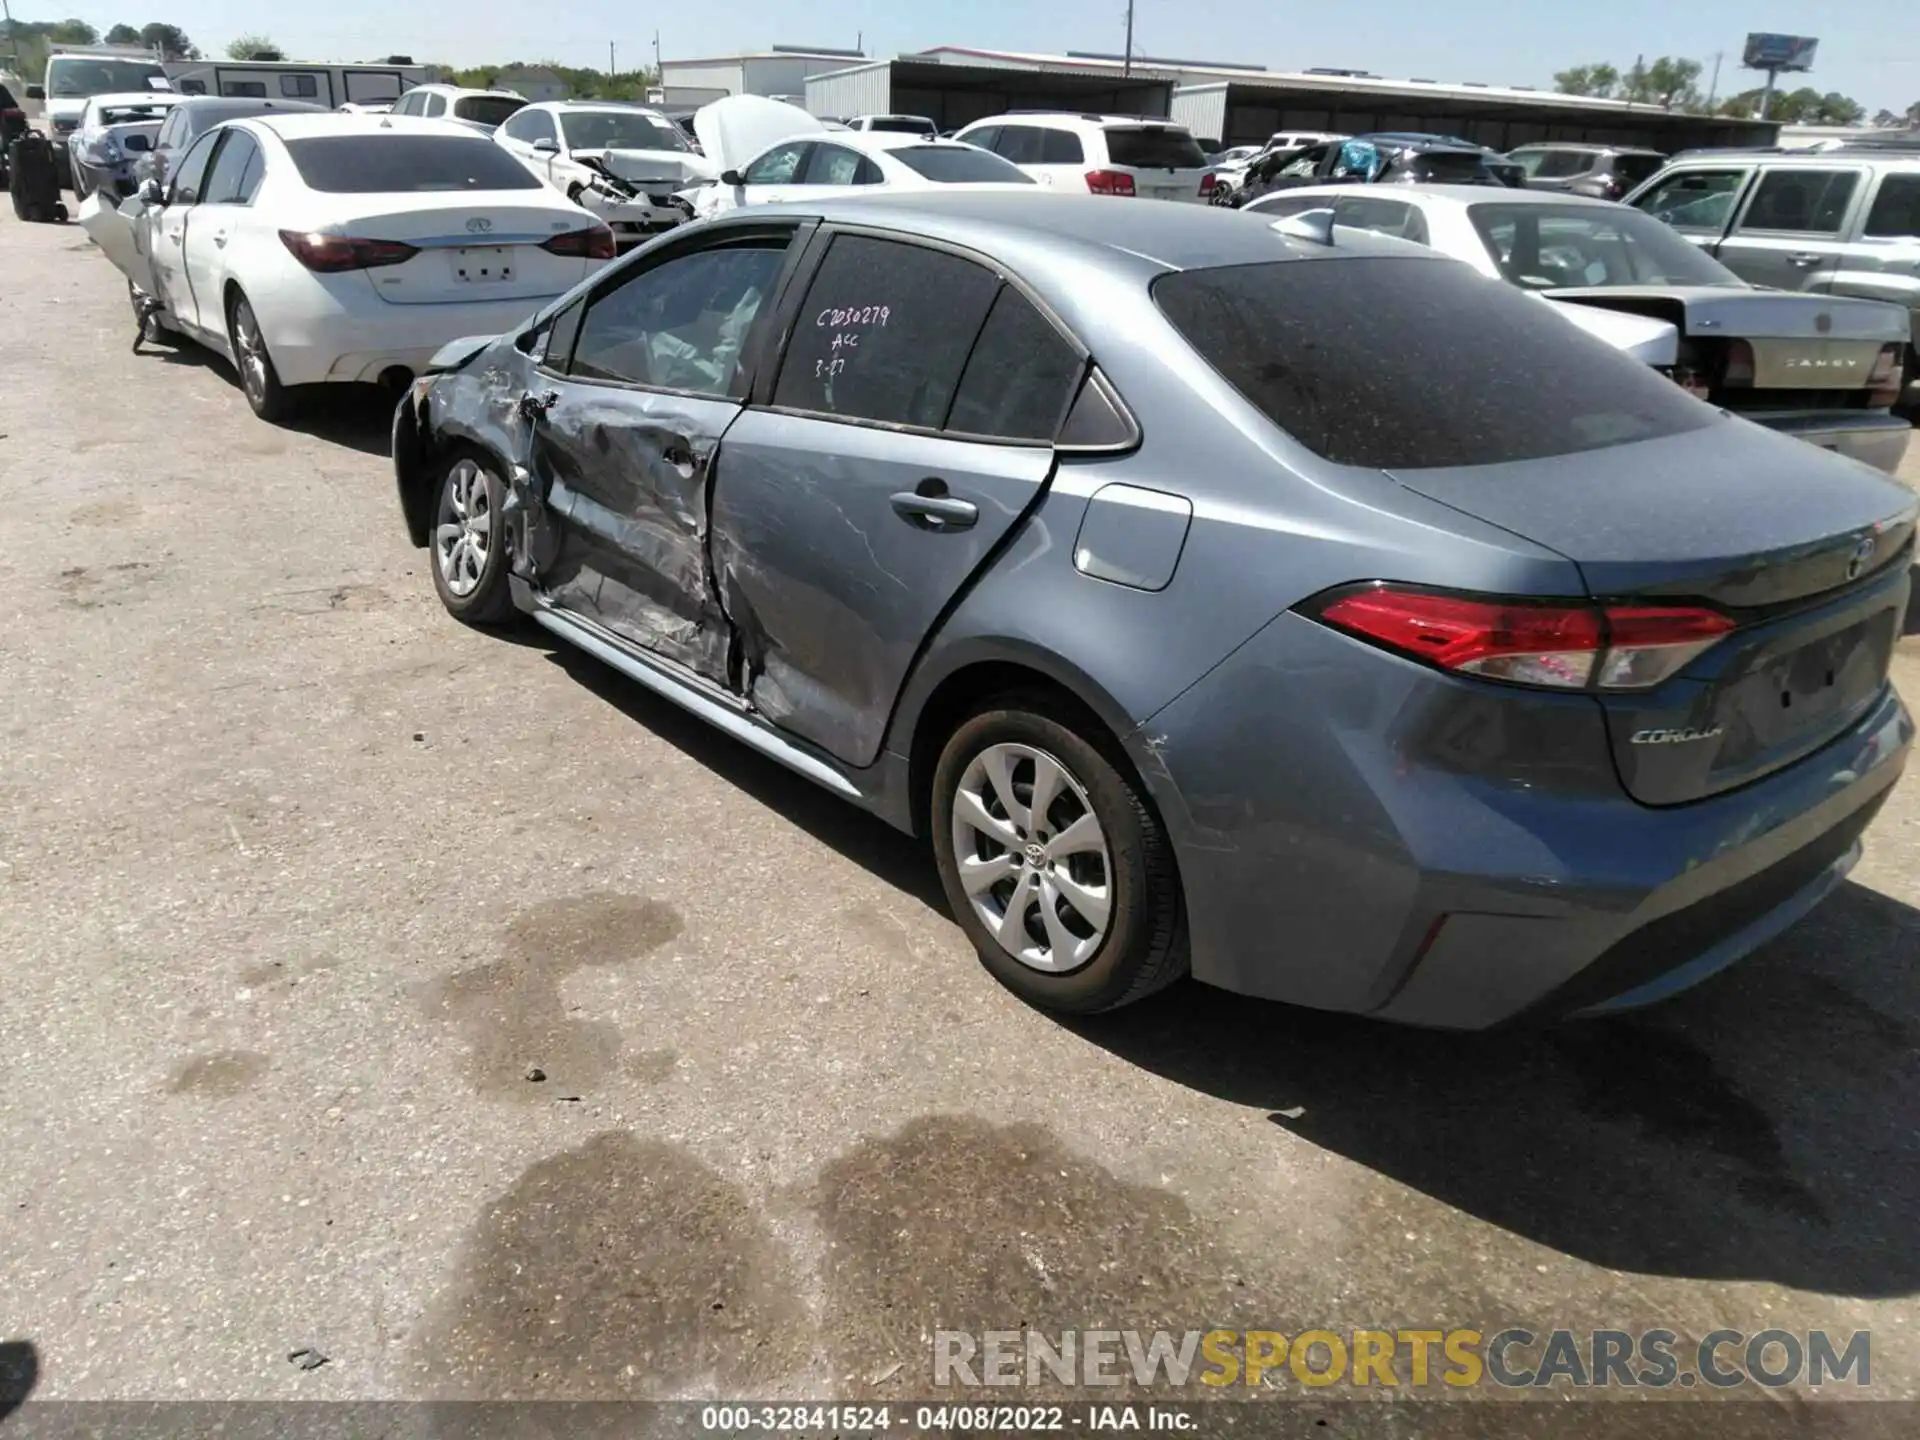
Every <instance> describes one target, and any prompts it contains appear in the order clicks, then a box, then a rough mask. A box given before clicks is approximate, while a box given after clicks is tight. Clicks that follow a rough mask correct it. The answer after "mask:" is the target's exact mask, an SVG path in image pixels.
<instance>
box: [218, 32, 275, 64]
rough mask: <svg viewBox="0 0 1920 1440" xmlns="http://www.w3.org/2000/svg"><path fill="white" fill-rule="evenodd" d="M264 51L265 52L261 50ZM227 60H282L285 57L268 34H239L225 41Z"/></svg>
mask: <svg viewBox="0 0 1920 1440" xmlns="http://www.w3.org/2000/svg"><path fill="white" fill-rule="evenodd" d="M262 51H265V52H266V53H265V54H262V53H261V52H262ZM227 58H228V59H229V60H255V59H258V60H284V59H286V58H287V57H286V56H285V55H284V54H283V53H282V52H281V49H280V47H279V46H278V45H276V44H274V43H273V37H271V36H269V35H241V36H238V37H236V38H235V39H232V40H229V41H228V42H227Z"/></svg>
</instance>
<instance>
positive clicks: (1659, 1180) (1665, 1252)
mask: <svg viewBox="0 0 1920 1440" xmlns="http://www.w3.org/2000/svg"><path fill="white" fill-rule="evenodd" d="M514 638H515V639H516V640H517V641H518V642H519V643H523V644H527V645H530V646H539V647H540V648H542V649H544V650H546V652H547V654H548V656H549V658H550V659H551V660H552V661H553V663H555V664H557V665H559V666H560V667H561V668H562V669H564V670H566V671H567V672H568V674H569V675H570V676H572V677H573V678H574V679H575V680H576V681H578V682H579V683H580V684H582V685H584V686H586V687H587V688H588V689H589V690H591V691H592V692H593V693H594V694H596V695H598V696H599V697H600V698H602V699H604V700H605V701H607V702H608V703H609V704H611V705H614V706H616V707H618V708H619V709H620V710H621V711H623V712H624V713H625V714H626V715H628V716H629V717H630V718H632V719H633V720H634V721H635V722H636V723H638V724H641V725H644V726H645V727H646V728H647V729H648V730H650V731H651V732H652V733H654V734H655V735H657V736H659V737H660V738H661V739H663V740H665V741H667V742H668V743H669V744H671V745H673V746H674V747H675V748H677V749H679V750H680V751H682V752H683V753H684V754H686V755H688V756H689V757H690V758H692V759H694V760H695V761H697V762H698V763H700V764H701V765H704V766H706V767H707V768H708V769H710V770H712V771H713V772H714V773H715V774H717V775H719V776H720V777H721V778H723V779H725V780H726V781H727V782H728V783H730V784H733V785H735V786H737V787H738V788H739V789H741V790H743V791H745V792H746V793H748V794H749V795H751V796H753V797H754V798H755V799H756V800H759V801H760V802H761V803H762V804H765V805H767V806H769V807H770V808H772V809H774V810H776V811H778V812H779V813H780V814H781V815H782V816H784V817H786V818H787V819H789V820H791V821H792V822H793V823H795V824H796V825H799V826H801V827H802V828H803V829H805V830H806V831H808V832H809V833H810V834H812V835H813V836H814V837H815V838H816V839H818V840H820V841H821V842H822V843H823V844H826V845H829V846H831V847H832V848H833V849H835V850H837V851H838V852H839V853H841V854H842V855H845V856H846V857H848V858H849V859H852V860H854V861H855V862H857V863H858V864H860V865H862V866H863V867H865V868H866V869H867V870H869V871H871V872H872V873H873V874H875V875H877V876H878V877H880V878H881V879H883V880H885V881H886V882H887V883H889V884H891V885H893V886H894V887H895V888H897V889H899V890H900V891H902V892H904V893H906V894H909V895H911V896H913V897H914V898H916V899H918V900H919V901H920V902H921V903H923V904H925V905H926V906H928V907H929V908H930V909H933V910H935V911H937V912H938V913H940V914H943V915H948V914H950V913H951V912H950V911H949V910H948V908H947V906H946V903H945V900H944V897H943V896H942V894H941V890H940V885H939V879H938V876H937V874H936V872H935V870H934V866H933V862H932V858H931V855H930V852H929V851H928V849H927V847H926V846H925V845H924V844H922V843H920V842H918V841H914V840H910V839H908V838H907V837H905V836H902V835H900V834H899V833H897V832H896V831H894V830H893V829H892V828H891V827H889V826H887V825H885V824H883V823H882V822H880V821H878V820H876V819H874V818H872V817H871V816H868V815H865V814H863V813H861V812H860V811H858V810H856V809H854V808H853V807H852V806H851V805H848V804H846V803H845V802H843V801H841V800H839V799H837V798H835V797H833V796H831V795H829V794H827V793H826V792H824V791H822V790H820V789H819V788H817V787H816V786H814V785H812V784H811V783H809V782H807V781H805V780H802V779H801V778H800V777H798V776H796V775H792V774H789V773H788V772H787V771H786V770H784V769H782V768H781V767H779V766H777V765H775V764H774V763H773V762H772V761H770V760H767V759H765V758H763V757H762V756H760V755H758V754H756V753H755V752H753V751H751V750H749V749H748V748H746V747H745V746H743V745H740V744H739V743H737V742H735V741H733V740H730V739H728V738H727V737H725V736H724V735H722V734H720V733H719V732H718V731H715V730H713V729H712V728H710V727H709V726H707V725H706V724H704V723H703V722H701V721H699V720H696V719H694V718H693V717H691V716H689V715H687V714H686V713H684V712H683V711H681V710H680V709H678V708H677V707H675V706H673V705H671V704H669V703H668V702H667V701H665V700H662V699H660V698H658V697H656V696H654V695H652V694H651V693H650V692H648V691H646V690H645V689H643V688H642V687H640V686H638V685H635V684H633V683H632V682H630V681H628V680H627V679H626V678H625V677H623V676H621V675H619V674H618V673H616V672H615V671H613V670H611V669H609V668H608V667H606V666H604V665H602V664H600V663H599V662H598V661H595V660H593V659H592V658H590V657H588V656H585V655H581V654H579V653H577V652H575V651H573V650H572V649H571V648H569V647H564V646H559V647H556V646H555V645H552V644H549V643H546V641H545V637H544V636H543V635H542V634H541V632H539V631H537V630H533V629H532V628H531V627H528V628H526V629H523V630H518V631H516V632H514ZM1916 960H1920V911H1916V910H1914V909H1913V908H1912V907H1910V906H1908V905H1905V904H1903V903H1901V902H1899V901H1896V900H1893V899H1890V898H1888V897H1887V896H1884V895H1882V894H1880V893H1879V892H1877V891H1874V890H1871V889H1868V888H1866V887H1864V886H1861V885H1856V884H1851V883H1849V884H1847V885H1844V886H1842V887H1841V889H1840V890H1839V891H1838V892H1836V893H1835V895H1834V896H1833V897H1832V898H1831V899H1829V900H1828V902H1827V903H1826V904H1825V905H1823V906H1822V907H1821V908H1820V909H1818V910H1817V911H1815V912H1814V914H1813V915H1811V916H1810V917H1808V919H1807V920H1805V921H1803V922H1802V923H1801V924H1800V925H1799V926H1797V927H1796V928H1795V929H1793V930H1792V931H1790V932H1789V933H1788V934H1787V935H1785V936H1783V937H1781V938H1780V939H1779V940H1777V941H1775V942H1774V943H1773V944H1772V945H1770V946H1768V947H1766V948H1765V949H1763V950H1762V951H1761V952H1760V953H1758V954H1756V955H1755V956H1753V957H1751V958H1750V959H1749V960H1747V961H1746V962H1744V963H1743V964H1741V965H1738V966H1736V967H1734V968H1733V969H1732V970H1730V971H1728V972H1727V973H1726V974H1724V975H1722V976H1720V977H1718V978H1717V979H1715V980H1714V981H1711V982H1709V983H1708V984H1707V985H1705V986H1702V987H1701V988H1699V989H1698V990H1695V991H1693V992H1691V993H1690V994H1688V995H1684V996H1682V997H1680V998H1679V999H1677V1000H1675V1001H1672V1002H1669V1003H1668V1004H1666V1005H1665V1006H1661V1007H1656V1008H1655V1009H1652V1010H1648V1011H1643V1012H1640V1013H1639V1014H1637V1015H1634V1016H1630V1017H1623V1018H1619V1019H1613V1020H1607V1021H1590V1022H1585V1023H1576V1024H1567V1025H1562V1026H1559V1027H1555V1028H1550V1029H1537V1030H1529V1031H1513V1032H1495V1033H1489V1034H1478V1035H1471V1034H1469V1035H1461V1034H1449V1033H1443V1032H1433V1031H1421V1030H1412V1029H1407V1028H1404V1027H1396V1026H1387V1025H1382V1024H1378V1023H1375V1022H1370V1021H1366V1020H1362V1019H1358V1018H1354V1017H1347V1016H1338V1015H1328V1014H1323V1013H1319V1012H1315V1011H1308V1010H1300V1009H1296V1008H1292V1007H1289V1006H1283V1005H1276V1004H1271V1003H1265V1002H1260V1001H1253V1000H1247V999H1244V998H1241V997H1238V996H1234V995H1229V994H1226V993H1225V992H1222V991H1218V990H1213V989H1210V988H1208V987H1205V986H1200V985H1195V984H1191V983H1188V984H1185V985H1182V986H1179V987H1177V988H1176V989H1174V990H1173V991H1170V992H1167V993H1165V994H1163V995H1160V996H1157V997H1155V998H1153V999H1152V1000H1150V1001H1147V1002H1145V1003H1143V1004H1140V1005H1137V1006H1134V1007H1131V1008H1129V1009H1126V1010H1122V1011H1119V1012H1116V1013H1114V1014H1110V1015H1105V1016H1098V1017H1094V1018H1092V1019H1086V1020H1077V1021H1062V1022H1060V1023H1062V1024H1063V1025H1064V1026H1067V1027H1068V1028H1071V1029H1073V1030H1074V1031H1076V1032H1077V1033H1078V1034H1080V1035H1082V1036H1083V1037H1084V1038H1086V1039H1087V1040H1089V1041H1091V1042H1092V1043H1095V1044H1098V1045H1100V1046H1102V1047H1104V1048H1106V1049H1107V1050H1109V1051H1111V1052H1112V1053H1114V1054H1115V1055H1118V1056H1120V1057H1121V1058H1123V1059H1125V1060H1127V1061H1128V1062H1130V1063H1132V1064H1134V1065H1137V1066H1139V1067H1140V1068H1142V1069H1144V1070H1147V1071H1150V1072H1152V1073H1154V1074H1156V1075H1159V1076H1162V1077H1164V1078H1165V1079H1167V1080H1170V1081H1172V1082H1174V1083H1176V1084H1180V1085H1183V1086H1187V1087H1189V1088H1191V1089H1194V1090H1198V1091H1202V1092H1204V1093H1206V1094H1209V1095H1213V1096H1217V1097H1219V1098H1221V1099H1224V1100H1227V1101H1230V1102H1232V1103H1234V1104H1237V1105H1245V1106H1253V1107H1258V1108H1259V1109H1262V1110H1265V1111H1267V1112H1268V1116H1269V1120H1270V1122H1271V1123H1272V1124H1274V1125H1276V1126H1280V1127H1283V1128H1285V1129H1287V1130H1289V1131H1291V1132H1292V1133H1293V1134H1295V1135H1297V1136H1299V1137H1300V1138H1302V1139H1304V1140H1307V1141H1309V1142H1311V1143H1312V1144H1314V1145H1317V1146H1319V1147H1321V1148H1323V1149H1326V1150H1329V1151H1332V1152H1333V1153H1335V1154H1338V1155H1341V1156H1344V1157H1346V1158H1347V1159H1350V1160H1353V1161H1355V1162H1356V1163H1358V1164H1361V1165H1364V1166H1366V1167H1367V1168H1369V1169H1371V1170H1375V1171H1377V1172H1379V1173H1381V1174H1383V1175H1386V1176H1389V1177H1391V1178H1393V1179H1394V1180H1397V1181H1399V1182H1400V1183H1402V1184H1405V1185H1408V1186H1410V1187H1412V1188H1414V1189H1417V1190H1420V1191H1422V1192H1424V1193H1426V1194H1428V1195H1430V1196H1432V1197H1434V1198H1435V1199H1437V1200H1440V1201H1442V1202H1444V1203H1446V1204H1448V1205H1451V1206H1453V1207H1455V1208H1457V1209H1459V1210H1461V1211H1463V1212H1465V1213H1467V1214H1469V1215H1473V1216H1475V1217H1477V1218H1480V1219H1482V1220H1485V1221H1487V1222H1488V1223H1490V1224H1494V1225H1498V1226H1500V1227H1501V1228H1503V1229H1506V1230H1509V1231H1511V1232H1513V1233H1515V1234H1517V1235H1521V1236H1524V1237H1526V1238H1527V1239H1530V1240H1534V1241H1536V1242H1538V1243H1540V1244H1543V1245H1546V1246H1549V1247H1551V1248H1553V1249H1556V1250H1559V1251H1562V1252H1564V1253H1566V1254H1569V1255H1572V1256H1575V1257H1577V1258H1580V1259H1583V1260H1586V1261H1589V1262H1591V1263H1593V1264H1597V1265H1602V1266H1605V1267H1608V1268H1610V1269H1618V1270H1624V1271H1630V1272H1640V1273H1650V1274H1663V1275H1674V1276H1689V1277H1697V1278H1716V1279H1756V1280H1769V1281H1774V1282H1778V1283H1781V1284H1785V1285H1790V1286H1794V1287H1796V1288H1801V1289H1806V1290H1813V1291H1821V1292H1826V1293H1832V1294H1845V1295H1860V1296H1886V1295H1904V1294H1909V1293H1913V1292H1915V1291H1920V1249H1917V1248H1916V1247H1914V1246H1913V1245H1912V1243H1911V1238H1912V1236H1913V1235H1914V1234H1916V1233H1920V1124H1917V1122H1920V964H1916V963H1915V961H1916Z"/></svg>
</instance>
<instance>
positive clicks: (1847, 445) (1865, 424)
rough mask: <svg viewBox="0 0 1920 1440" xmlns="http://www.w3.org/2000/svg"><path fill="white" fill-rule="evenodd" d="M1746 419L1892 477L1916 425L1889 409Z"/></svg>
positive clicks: (1757, 414)
mask: <svg viewBox="0 0 1920 1440" xmlns="http://www.w3.org/2000/svg"><path fill="white" fill-rule="evenodd" d="M1743 418H1745V419H1748V420H1751V421H1753V422H1754V423H1755V424H1756V425H1764V426H1766V427H1767V429H1769V430H1777V431H1779V432H1780V433H1781V434H1782V435H1791V436H1793V437H1794V439H1796V440H1804V441H1806V442H1807V443H1808V444H1809V445H1818V446H1819V447H1820V448H1821V449H1822V450H1833V451H1836V452H1838V453H1839V454H1841V455H1845V456H1847V457H1848V458H1849V459H1853V460H1862V461H1865V462H1866V463H1867V464H1869V465H1871V466H1873V468H1874V469H1876V470H1881V471H1885V472H1886V473H1887V474H1889V475H1891V474H1892V473H1893V472H1894V471H1895V470H1897V469H1899V468H1900V462H1901V460H1903V459H1904V458H1905V457H1906V453H1907V444H1908V442H1909V441H1910V440H1911V439H1912V438H1913V426H1912V424H1911V423H1910V422H1908V421H1906V420H1902V419H1901V418H1900V417H1899V416H1898V415H1890V414H1888V413H1887V412H1886V411H1885V410H1870V411H1865V412H1860V411H1854V412H1848V411H1839V410H1807V411H1792V412H1786V413H1781V414H1768V413H1765V412H1760V413H1756V414H1750V415H1746V416H1744V417H1743Z"/></svg>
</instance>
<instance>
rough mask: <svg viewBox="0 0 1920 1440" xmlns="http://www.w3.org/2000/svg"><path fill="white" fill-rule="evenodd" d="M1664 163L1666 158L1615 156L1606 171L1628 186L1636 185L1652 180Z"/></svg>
mask: <svg viewBox="0 0 1920 1440" xmlns="http://www.w3.org/2000/svg"><path fill="white" fill-rule="evenodd" d="M1666 163H1667V162H1666V158H1665V157H1664V156H1660V155H1616V156H1614V157H1613V163H1612V164H1610V165H1609V166H1607V169H1608V170H1609V171H1611V172H1612V173H1613V174H1614V175H1615V176H1616V177H1618V178H1619V179H1621V180H1623V181H1625V182H1626V183H1627V184H1628V185H1638V184H1639V183H1640V182H1641V181H1643V180H1650V179H1652V178H1653V176H1654V173H1655V172H1656V171H1658V170H1659V168H1660V167H1661V166H1662V165H1664V164H1666Z"/></svg>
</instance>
